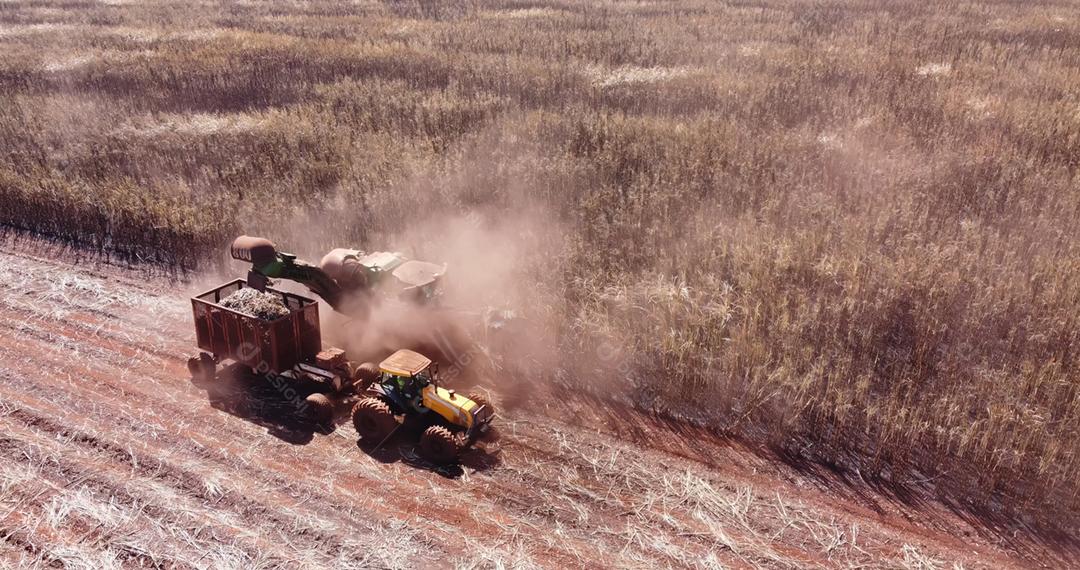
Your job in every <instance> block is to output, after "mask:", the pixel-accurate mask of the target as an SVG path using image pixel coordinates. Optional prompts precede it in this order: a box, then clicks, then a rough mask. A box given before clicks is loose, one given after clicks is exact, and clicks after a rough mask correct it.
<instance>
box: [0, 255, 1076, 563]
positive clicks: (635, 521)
mask: <svg viewBox="0 0 1080 570" xmlns="http://www.w3.org/2000/svg"><path fill="white" fill-rule="evenodd" d="M5 247H6V248H7V249H4V250H0V282H2V283H3V284H4V287H3V289H2V291H0V312H2V318H0V324H2V327H3V331H2V333H0V354H2V356H3V365H2V366H0V391H2V399H0V426H2V427H0V454H2V455H3V460H2V461H0V535H2V536H3V542H2V543H0V544H2V546H0V560H2V564H0V565H7V566H13V567H27V566H36V565H40V566H50V565H62V566H68V567H86V568H106V567H139V566H154V567H199V568H227V567H232V568H266V567H297V568H299V567H336V568H345V567H467V568H468V567H546V568H565V567H614V566H619V567H642V568H644V567H648V568H656V567H683V566H693V567H707V568H721V567H723V568H756V567H764V568H814V567H863V568H865V567H889V568H892V567H906V568H960V567H963V568H1029V567H1042V566H1056V567H1065V566H1067V562H1066V561H1067V560H1069V555H1068V554H1067V553H1063V554H1052V553H1050V551H1049V550H1044V549H1043V548H1042V547H1041V546H1036V545H1035V544H1034V542H1033V541H1032V540H1028V539H1027V538H1025V537H1026V534H1025V533H1024V532H1022V529H996V530H992V529H989V528H987V527H986V525H985V524H981V523H978V522H977V521H974V520H973V519H971V522H972V523H974V524H969V523H967V522H964V521H963V520H962V519H961V517H958V516H956V515H953V514H950V513H949V512H947V511H946V510H945V509H942V508H940V507H936V506H933V505H922V506H918V507H915V506H911V505H907V506H903V505H901V504H900V503H899V502H896V501H893V500H889V499H886V498H883V497H882V496H881V495H879V494H875V493H872V492H871V491H870V490H868V489H865V488H863V487H860V486H859V485H844V484H842V483H841V482H840V481H839V480H837V479H835V478H830V477H829V476H823V475H821V474H813V473H798V472H797V471H796V470H794V469H792V468H790V467H786V466H781V464H780V463H778V462H775V461H770V460H769V459H768V458H767V457H765V456H763V455H762V454H761V453H755V452H752V451H750V450H746V449H741V448H740V447H738V446H737V445H734V444H730V443H725V442H722V441H717V440H715V439H713V438H709V437H708V436H705V435H703V434H698V433H694V431H693V430H689V429H686V428H684V429H683V430H682V431H683V433H682V434H679V433H676V430H674V429H673V428H672V426H667V427H664V426H660V425H657V424H655V423H653V424H650V423H649V421H648V420H647V419H645V418H641V417H636V416H634V415H633V414H631V413H630V412H619V411H616V410H612V409H604V408H601V409H598V410H596V411H594V412H591V413H587V412H586V411H585V410H586V409H587V408H586V406H587V405H588V404H587V403H586V402H577V403H571V405H570V406H569V408H570V409H563V408H559V409H556V408H551V407H549V406H547V405H545V404H544V402H543V401H541V402H539V403H538V404H537V406H536V408H537V412H527V411H523V410H522V409H520V408H521V406H519V407H518V408H519V409H517V410H513V411H510V412H507V413H506V414H504V416H503V417H502V419H501V430H502V432H503V438H502V440H501V442H500V443H499V444H498V446H497V447H498V448H495V447H492V448H489V449H487V450H485V451H478V452H475V453H473V454H472V455H470V456H469V457H468V458H467V460H466V461H465V465H464V466H463V467H462V468H461V469H459V470H448V471H443V472H439V471H434V470H431V469H428V468H427V467H426V466H425V465H423V464H422V463H418V462H417V461H415V459H414V458H415V454H414V453H413V450H412V447H411V446H410V445H409V444H408V443H407V442H404V441H394V442H391V444H389V445H388V446H386V447H385V448H383V449H379V450H364V449H361V448H360V447H358V445H357V440H356V436H355V433H354V432H353V430H352V427H351V426H350V425H348V424H347V423H344V424H342V425H339V426H338V427H337V429H336V430H334V431H333V432H332V433H322V432H317V431H313V430H312V429H311V428H305V427H304V425H303V424H300V423H290V422H288V421H285V420H282V419H281V418H280V417H277V416H275V415H274V414H272V413H268V411H267V410H268V409H269V407H270V406H272V404H270V403H267V402H265V401H262V402H259V401H254V402H253V401H250V400H248V401H246V402H240V403H239V404H238V402H239V399H238V398H239V397H238V396H237V397H230V396H228V395H226V396H224V397H222V396H221V395H220V394H219V395H218V397H215V398H208V392H207V391H206V390H203V389H201V388H199V387H197V386H195V385H193V384H192V383H191V381H190V380H189V378H188V374H187V372H186V369H185V366H184V358H185V356H186V355H187V354H189V353H190V352H191V350H192V343H193V339H192V336H193V335H192V331H191V330H190V329H191V325H190V315H189V310H190V309H189V305H188V301H187V295H188V294H189V293H190V292H191V290H192V289H193V286H190V285H178V284H177V283H175V282H171V281H170V280H168V279H164V278H159V277H152V278H145V276H143V275H140V274H139V273H137V272H134V271H131V270H123V269H118V268H115V267H104V266H100V265H95V264H91V263H82V264H70V263H69V262H67V261H64V262H57V261H50V260H48V259H46V258H54V259H55V258H57V257H61V256H62V257H63V258H69V257H68V255H69V254H67V253H63V254H62V253H61V252H58V251H43V250H35V253H34V254H31V253H27V252H26V250H25V248H22V247H20V248H18V250H15V249H11V248H10V247H9V246H5ZM211 400H213V401H211ZM573 408H576V409H577V413H572V412H573ZM571 416H572V417H575V418H576V420H577V421H576V422H570V421H565V420H566V418H568V417H571ZM275 418H276V419H275ZM558 418H563V420H559V419H558ZM343 419H344V418H342V420H343ZM573 423H577V424H579V425H577V426H574V425H572V424H573ZM627 425H633V426H635V429H634V430H633V431H632V432H631V431H628V430H627V429H626V426H627ZM645 440H647V441H648V442H649V443H650V444H651V446H646V445H641V442H642V441H645ZM1007 539H1008V540H1007ZM1058 551H1059V552H1060V550H1058Z"/></svg>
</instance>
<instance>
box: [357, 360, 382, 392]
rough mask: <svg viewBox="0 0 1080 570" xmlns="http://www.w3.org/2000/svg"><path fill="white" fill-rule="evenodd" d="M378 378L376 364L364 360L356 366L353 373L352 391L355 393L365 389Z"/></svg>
mask: <svg viewBox="0 0 1080 570" xmlns="http://www.w3.org/2000/svg"><path fill="white" fill-rule="evenodd" d="M378 379H379V367H378V365H376V364H374V363H371V362H365V363H363V364H361V365H360V366H357V367H356V372H355V373H354V374H353V391H354V392H355V393H357V394H360V393H362V392H363V391H364V390H367V389H368V388H369V387H371V385H372V384H374V383H375V381H376V380H378Z"/></svg>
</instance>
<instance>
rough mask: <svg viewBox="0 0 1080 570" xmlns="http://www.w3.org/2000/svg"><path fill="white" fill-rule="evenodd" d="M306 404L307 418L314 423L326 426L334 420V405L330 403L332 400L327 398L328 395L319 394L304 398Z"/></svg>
mask: <svg viewBox="0 0 1080 570" xmlns="http://www.w3.org/2000/svg"><path fill="white" fill-rule="evenodd" d="M304 403H305V404H307V408H306V409H305V412H306V414H307V417H308V419H310V420H311V421H312V422H314V423H317V424H320V425H325V424H329V423H330V421H331V420H333V419H334V403H333V402H331V401H330V398H327V397H326V394H319V393H317V392H316V393H315V394H311V395H310V396H308V397H307V398H304Z"/></svg>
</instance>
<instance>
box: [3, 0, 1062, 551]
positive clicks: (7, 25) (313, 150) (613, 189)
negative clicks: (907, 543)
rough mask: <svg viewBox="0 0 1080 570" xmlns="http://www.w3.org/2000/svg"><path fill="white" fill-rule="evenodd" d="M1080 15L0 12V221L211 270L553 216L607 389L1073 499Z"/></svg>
mask: <svg viewBox="0 0 1080 570" xmlns="http://www.w3.org/2000/svg"><path fill="white" fill-rule="evenodd" d="M61 8H62V9H61ZM1078 22H1080V10H1078V9H1077V8H1076V7H1074V6H1070V5H1066V4H1058V3H1051V2H985V3H982V2H971V3H959V2H943V3H924V2H913V1H897V2H888V3H881V2H871V1H868V0H863V1H860V0H851V1H839V0H837V1H829V2H814V3H807V2H799V1H795V0H786V1H779V0H778V1H768V0H766V1H764V2H757V3H745V2H729V3H714V2H685V3H680V4H671V3H605V4H600V5H597V4H595V3H591V2H589V3H584V2H573V1H570V2H557V3H556V2H553V3H550V4H547V5H538V4H535V3H529V2H511V1H497V0H486V1H476V2H454V3H434V4H433V3H406V2H391V3H389V4H374V3H364V2H361V3H356V4H351V5H347V6H346V5H342V4H340V3H336V2H306V3H299V4H292V3H290V4H287V5H286V4H281V5H278V4H273V3H269V4H264V3H252V4H234V5H228V6H224V5H223V6H205V5H200V6H199V7H198V8H194V7H191V6H186V5H185V4H184V3H182V2H176V3H174V2H170V3H139V4H133V5H130V6H114V5H110V4H78V5H71V6H68V5H67V4H63V3H59V2H32V3H31V2H26V3H21V2H10V3H3V4H0V50H2V51H0V53H2V55H0V201H2V202H3V204H4V207H3V208H2V210H0V223H2V224H4V225H5V226H7V227H11V228H16V229H19V230H25V231H30V232H34V233H37V234H43V235H48V236H53V237H56V238H60V239H65V240H70V241H73V242H76V243H79V244H83V245H86V246H88V247H91V248H95V249H99V250H101V251H103V252H108V253H109V254H110V255H121V256H125V257H129V258H139V259H149V260H157V261H164V262H168V263H176V264H182V265H187V266H190V265H194V264H196V263H199V262H202V261H206V260H207V259H212V258H214V255H216V252H218V251H220V248H221V247H222V245H223V244H224V243H225V242H226V241H227V240H228V239H229V238H231V236H233V235H234V234H236V233H239V232H241V231H248V232H253V233H254V232H260V233H266V234H268V235H269V236H270V237H272V238H275V239H277V240H279V241H280V242H282V243H297V244H300V243H302V244H304V245H303V247H305V248H307V249H308V250H309V251H310V252H314V251H317V250H318V249H320V248H325V247H327V246H330V245H341V244H343V243H351V244H355V245H359V246H366V245H369V244H380V243H386V242H396V241H397V240H399V239H401V237H402V235H403V234H405V233H407V232H406V231H405V229H406V228H405V227H404V226H405V225H406V224H405V223H403V221H402V220H403V219H409V220H411V221H410V224H422V225H425V227H434V228H437V227H438V224H439V220H440V219H442V218H444V217H446V216H454V215H463V214H465V213H468V212H472V213H474V214H475V215H479V216H480V218H479V219H480V220H481V222H485V221H487V220H490V219H495V218H499V217H505V216H514V215H518V214H520V213H521V212H529V213H530V215H532V213H533V212H542V213H543V216H544V219H545V224H546V225H547V226H548V227H551V228H555V229H557V230H558V231H559V233H561V234H562V237H563V238H564V239H560V240H551V241H550V243H551V244H553V245H551V246H550V247H548V248H546V249H544V248H541V249H540V250H539V251H536V252H534V253H535V255H534V256H532V257H530V258H529V260H530V264H529V265H528V266H526V267H524V268H522V274H523V275H525V276H528V277H532V278H535V280H536V281H538V282H539V285H538V286H537V287H538V289H537V290H539V291H541V292H543V293H544V294H545V297H544V298H545V299H548V300H549V301H550V302H549V303H548V304H549V306H548V307H545V308H543V309H541V308H534V309H532V310H533V311H535V312H543V313H545V314H546V315H550V316H552V318H553V320H554V321H555V322H556V324H557V326H558V329H559V331H560V341H559V342H560V350H561V351H562V352H564V353H568V354H576V355H580V356H581V358H577V359H575V360H576V361H577V362H580V363H582V364H580V365H579V366H577V367H576V369H575V370H573V371H572V372H575V373H576V376H575V377H576V378H579V379H582V378H595V379H596V381H594V382H590V383H589V385H590V386H593V387H594V388H595V389H596V390H597V391H599V392H612V391H615V392H618V393H627V394H631V393H632V394H633V403H634V404H636V405H639V406H642V407H646V408H652V409H656V410H658V411H660V412H663V413H669V414H676V415H680V416H690V417H691V418H693V419H696V420H698V421H701V422H706V423H708V424H710V425H712V426H716V427H718V428H720V429H722V430H724V431H726V432H728V433H732V434H735V435H739V436H741V437H745V438H749V439H755V440H761V441H764V442H767V443H769V444H770V445H773V446H775V447H776V448H778V449H780V450H782V451H783V452H784V453H785V454H787V455H789V456H791V457H793V458H796V459H799V458H803V459H811V460H814V461H826V462H830V463H839V464H841V465H842V466H843V467H846V468H852V469H854V468H857V469H858V470H859V473H860V475H861V476H862V477H864V478H866V479H872V480H876V481H879V482H884V483H888V484H896V485H904V484H917V483H932V484H934V485H935V486H936V488H937V489H938V491H939V493H940V494H941V495H942V496H944V497H947V498H951V499H954V500H957V501H958V502H959V501H962V502H963V504H964V505H965V508H971V509H976V510H985V511H998V510H1000V509H1001V508H1002V506H1004V508H1005V509H1006V510H1008V509H1012V508H1020V509H1023V510H1031V511H1036V510H1038V509H1039V508H1042V509H1044V510H1043V512H1045V513H1049V514H1050V515H1054V514H1061V513H1069V512H1072V513H1076V512H1080V508H1078V507H1080V485H1078V483H1077V481H1078V479H1077V478H1076V476H1075V473H1076V472H1077V468H1078V467H1080V395H1078V385H1080V379H1078V371H1077V365H1076V362H1077V350H1078V348H1080V332H1078V331H1080V326H1078V325H1080V323H1078V322H1077V315H1080V287H1078V286H1077V283H1078V282H1080V281H1078V280H1077V275H1080V238H1078V237H1077V236H1080V227H1078V222H1077V220H1078V219H1080V182H1078V181H1080V173H1078V167H1080V93H1078V91H1077V86H1078V85H1080V67H1077V65H1076V62H1077V61H1080V27H1078ZM537 215H540V214H537ZM416 218H419V220H417V219H416ZM545 243H547V242H545ZM208 252H215V253H214V254H210V253H208ZM533 259H535V260H536V261H532V260H533ZM540 260H543V262H542V261H540ZM551 260H555V261H556V262H557V266H556V265H555V264H554V263H552V262H551ZM552 267H557V269H555V270H552ZM598 347H606V348H603V349H602V350H599V349H598ZM598 351H599V354H600V356H601V358H597V357H596V355H597V354H598ZM604 356H608V357H610V358H607V359H606V361H605V358H603V357H604ZM598 360H599V361H600V362H599V363H598ZM607 378H610V381H601V380H604V379H607ZM580 382H581V381H580V380H579V381H578V382H577V383H576V384H575V385H576V386H578V385H580ZM628 388H634V390H633V391H632V392H631V391H630V390H628ZM920 560H922V559H921V558H920V555H919V554H918V552H917V551H914V550H913V551H912V552H911V554H910V557H909V559H908V560H906V561H905V562H904V563H905V564H908V565H912V566H919V565H922V566H928V567H933V566H934V564H935V563H934V561H932V560H927V561H922V562H920Z"/></svg>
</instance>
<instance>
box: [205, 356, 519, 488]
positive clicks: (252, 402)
mask: <svg viewBox="0 0 1080 570" xmlns="http://www.w3.org/2000/svg"><path fill="white" fill-rule="evenodd" d="M193 383H194V384H195V386H196V387H198V388H200V389H202V390H204V391H205V392H206V397H207V400H208V401H209V402H210V405H211V407H213V408H215V409H217V410H221V411H223V412H225V413H227V414H230V415H233V416H235V417H238V418H240V419H242V420H244V421H247V422H250V423H253V424H255V425H258V426H261V427H264V428H266V431H267V433H268V434H270V435H272V436H274V437H276V438H278V439H280V440H281V441H284V442H286V443H289V444H292V445H307V444H308V443H311V441H312V440H314V438H315V434H316V433H319V434H323V435H329V434H331V433H334V431H336V430H337V429H338V428H339V426H341V425H342V424H346V425H345V427H344V428H343V429H347V430H352V426H351V421H352V420H351V418H350V412H351V408H352V402H351V401H349V400H338V401H335V402H334V416H333V418H334V419H333V421H332V422H330V423H329V424H320V423H318V422H315V421H312V420H311V419H309V418H308V414H307V413H306V404H305V402H304V398H305V397H306V396H308V395H309V394H311V393H312V391H313V390H310V389H308V390H305V389H304V387H303V386H297V385H294V384H290V385H289V386H288V387H287V388H283V387H281V386H279V385H274V384H273V383H271V382H269V381H268V380H267V379H266V378H264V377H262V376H259V375H256V374H254V373H253V372H252V371H251V370H250V369H249V368H247V367H246V366H241V365H230V366H226V367H224V368H222V369H221V370H218V371H217V374H216V376H215V377H214V379H213V380H211V381H201V382H200V381H195V380H194V379H193ZM425 427H426V424H424V423H423V422H419V421H406V422H405V423H404V424H402V426H401V427H400V428H398V429H397V430H396V431H395V432H394V433H393V434H391V436H390V437H389V438H387V440H386V441H383V442H374V443H372V442H365V441H362V440H358V441H357V447H358V448H359V449H360V450H361V451H363V452H364V453H366V454H367V455H368V456H370V457H371V458H372V459H374V460H376V461H378V462H380V463H397V462H401V463H404V464H406V465H409V466H412V467H415V468H417V469H423V470H426V471H431V472H432V473H436V474H438V475H440V476H443V477H447V478H456V477H461V476H462V475H463V474H464V473H465V469H469V470H471V471H473V472H482V471H486V470H488V469H491V468H492V467H494V466H496V465H498V464H499V446H498V444H497V443H485V442H477V444H476V445H474V446H472V447H469V448H468V449H466V450H465V451H463V452H462V454H461V457H460V460H459V462H458V463H456V464H449V465H443V464H437V463H433V462H430V461H428V460H426V459H424V458H423V457H422V456H421V454H420V446H419V443H418V442H419V440H420V434H422V433H423V431H424V428H425Z"/></svg>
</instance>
